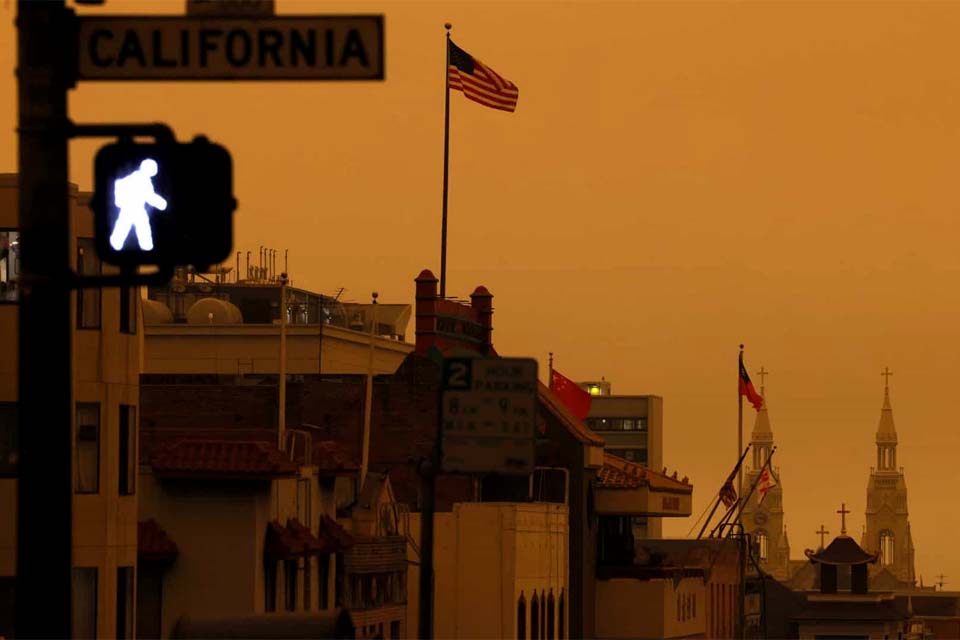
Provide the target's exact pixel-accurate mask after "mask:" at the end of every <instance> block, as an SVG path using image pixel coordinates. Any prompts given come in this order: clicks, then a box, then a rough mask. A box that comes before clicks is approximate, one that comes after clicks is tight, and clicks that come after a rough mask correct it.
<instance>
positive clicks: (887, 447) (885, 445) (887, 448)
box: [877, 367, 897, 471]
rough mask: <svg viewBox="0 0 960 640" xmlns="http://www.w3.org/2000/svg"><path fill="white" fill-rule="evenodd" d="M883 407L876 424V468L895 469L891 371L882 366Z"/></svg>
mask: <svg viewBox="0 0 960 640" xmlns="http://www.w3.org/2000/svg"><path fill="white" fill-rule="evenodd" d="M880 375H881V376H883V407H882V408H881V409H880V423H879V424H878V425H877V470H878V471H895V470H896V468H897V429H896V427H895V426H894V424H893V408H892V407H891V406H890V376H892V375H893V372H892V371H890V368H889V367H884V368H883V371H881V372H880Z"/></svg>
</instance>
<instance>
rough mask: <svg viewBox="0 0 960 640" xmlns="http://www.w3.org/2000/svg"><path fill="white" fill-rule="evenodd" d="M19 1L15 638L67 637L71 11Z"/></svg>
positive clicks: (50, 1)
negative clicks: (19, 266) (17, 418)
mask: <svg viewBox="0 0 960 640" xmlns="http://www.w3.org/2000/svg"><path fill="white" fill-rule="evenodd" d="M17 5H18V6H17V87H18V101H19V130H18V134H19V169H18V172H19V191H18V193H19V216H20V219H19V228H20V248H21V281H20V285H21V286H20V304H19V351H18V366H19V371H18V374H19V375H18V394H19V396H18V403H19V405H18V414H19V433H18V445H19V461H18V468H17V566H16V572H17V579H16V595H15V597H16V613H15V616H16V618H15V626H16V634H15V635H16V637H17V638H69V637H70V636H71V616H70V614H71V574H72V569H71V552H72V529H73V527H72V524H73V522H72V517H73V516H72V500H73V482H72V474H71V471H72V465H71V453H70V452H71V428H70V425H71V418H72V413H73V411H72V384H71V351H70V340H71V333H72V330H73V329H72V323H71V313H70V290H69V288H68V286H67V284H66V282H65V278H66V274H67V272H68V269H69V267H70V216H69V200H68V198H69V193H68V175H67V136H66V128H67V90H68V88H69V86H70V83H71V78H70V69H69V68H68V65H67V60H68V55H67V54H68V46H69V45H68V43H69V42H70V41H71V39H70V37H69V35H70V33H71V24H70V18H71V13H70V12H69V11H68V10H67V9H66V7H65V6H64V2H63V0H47V1H45V2H31V1H28V0H18V3H17ZM107 578H108V576H102V577H101V579H107Z"/></svg>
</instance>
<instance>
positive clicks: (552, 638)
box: [547, 589, 556, 640]
mask: <svg viewBox="0 0 960 640" xmlns="http://www.w3.org/2000/svg"><path fill="white" fill-rule="evenodd" d="M553 616H554V610H553V589H550V594H549V595H548V596H547V640H556V636H555V635H553V631H554V626H553Z"/></svg>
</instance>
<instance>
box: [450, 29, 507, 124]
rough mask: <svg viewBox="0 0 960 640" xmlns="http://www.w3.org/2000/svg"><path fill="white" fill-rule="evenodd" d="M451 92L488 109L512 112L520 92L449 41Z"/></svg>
mask: <svg viewBox="0 0 960 640" xmlns="http://www.w3.org/2000/svg"><path fill="white" fill-rule="evenodd" d="M447 45H448V47H449V50H448V55H449V59H450V61H449V63H448V66H447V78H448V81H449V83H450V88H451V89H455V90H456V91H462V92H463V95H465V96H466V97H467V98H469V99H470V100H473V101H474V102H479V103H480V104H482V105H483V106H485V107H490V108H491V109H500V110H501V111H514V110H515V109H516V108H517V99H518V98H519V97H520V90H519V89H518V88H517V85H515V84H513V83H512V82H510V81H509V80H507V79H506V78H504V77H502V76H500V75H499V74H498V73H497V72H496V71H494V70H493V69H491V68H490V67H488V66H487V65H485V64H483V63H482V62H480V61H479V60H477V59H476V58H474V57H473V56H471V55H470V54H469V53H467V52H466V51H464V50H463V49H461V48H460V47H458V46H457V45H455V44H454V43H453V41H452V40H448V42H447Z"/></svg>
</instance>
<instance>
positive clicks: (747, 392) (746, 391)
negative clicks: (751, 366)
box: [740, 351, 763, 411]
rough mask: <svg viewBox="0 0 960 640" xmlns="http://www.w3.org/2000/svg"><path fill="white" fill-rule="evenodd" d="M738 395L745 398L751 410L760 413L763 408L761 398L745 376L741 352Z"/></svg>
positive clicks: (745, 370) (741, 353) (745, 369)
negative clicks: (750, 405) (751, 406)
mask: <svg viewBox="0 0 960 640" xmlns="http://www.w3.org/2000/svg"><path fill="white" fill-rule="evenodd" d="M740 395H742V396H747V400H749V401H750V404H752V405H753V408H754V409H756V410H757V411H760V409H761V407H763V396H761V395H760V394H759V393H757V390H756V389H754V388H753V383H752V382H750V376H748V375H747V368H746V367H744V366H743V352H742V351H741V352H740Z"/></svg>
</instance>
